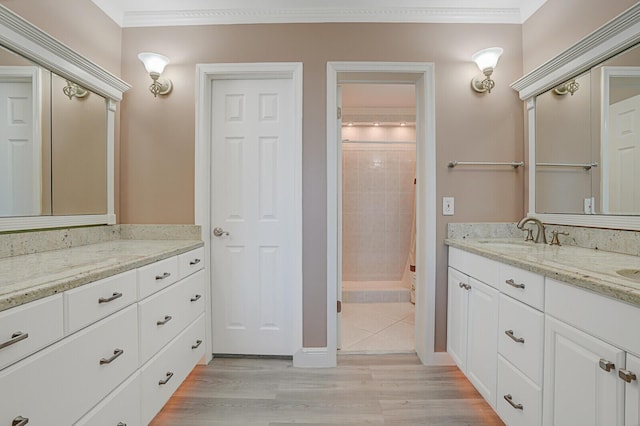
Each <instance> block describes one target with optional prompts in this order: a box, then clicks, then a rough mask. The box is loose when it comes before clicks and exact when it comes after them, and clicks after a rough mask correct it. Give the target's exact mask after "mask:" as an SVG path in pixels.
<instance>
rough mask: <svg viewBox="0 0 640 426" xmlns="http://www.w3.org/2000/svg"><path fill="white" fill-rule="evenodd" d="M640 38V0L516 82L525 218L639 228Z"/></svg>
mask: <svg viewBox="0 0 640 426" xmlns="http://www.w3.org/2000/svg"><path fill="white" fill-rule="evenodd" d="M639 42H640V4H636V5H634V6H632V7H631V8H629V9H628V10H627V11H625V12H624V13H623V14H621V15H620V16H618V17H617V18H615V19H614V20H612V21H610V22H609V23H607V24H606V25H604V26H603V27H601V28H599V29H598V30H596V31H594V32H593V33H592V34H590V35H589V36H587V37H585V38H584V39H583V40H581V41H580V42H578V43H577V44H576V45H574V46H572V47H571V48H569V49H567V50H566V51H565V52H563V53H562V54H560V55H558V56H557V57H555V58H553V59H552V60H550V61H548V62H547V63H545V64H542V65H541V66H540V67H538V68H537V69H535V70H533V71H532V72H531V73H529V74H527V75H525V76H524V77H522V78H521V79H519V80H518V81H516V82H514V83H513V84H512V85H511V87H513V88H514V89H516V90H517V91H518V92H519V94H520V98H521V99H523V100H524V101H525V102H526V107H527V116H528V121H529V129H528V139H529V164H528V166H529V175H528V176H529V191H530V192H529V212H528V215H530V216H535V217H538V218H539V219H541V220H542V221H543V222H546V223H555V224H563V225H575V226H591V227H606V228H614V229H635V230H640V208H638V207H636V202H635V198H636V194H638V195H639V196H638V198H639V199H640V188H638V189H637V190H636V182H640V161H638V162H636V160H635V155H636V154H635V152H640V146H638V144H639V143H640V142H637V141H640V135H639V134H638V131H640V113H638V116H637V117H636V113H635V109H634V108H635V106H630V103H632V102H635V99H634V98H635V96H636V95H638V94H640V93H637V92H636V91H637V90H640V89H638V88H637V87H635V86H637V83H638V82H639V81H640V77H639V76H638V75H636V68H637V67H640V48H637V47H635V46H636V45H637V44H638V43H639ZM638 99H639V100H640V97H639V98H638ZM625 101H627V102H626V103H625ZM639 111H640V109H639ZM636 129H638V130H636ZM636 148H637V149H636ZM638 155H639V156H640V154H638ZM639 160H640V158H639ZM636 170H638V171H639V172H636ZM638 186H640V185H638ZM638 203H639V204H640V201H638Z"/></svg>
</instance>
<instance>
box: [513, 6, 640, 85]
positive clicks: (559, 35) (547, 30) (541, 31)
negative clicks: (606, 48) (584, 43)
mask: <svg viewBox="0 0 640 426" xmlns="http://www.w3.org/2000/svg"><path fill="white" fill-rule="evenodd" d="M635 3H636V1H635V0H609V1H602V0H547V2H546V3H545V4H544V5H543V6H542V7H541V8H540V9H538V11H537V12H536V13H534V14H533V15H532V16H531V17H530V18H529V19H528V20H527V22H525V23H524V25H523V26H522V46H523V49H522V51H523V59H524V61H523V64H524V72H525V73H527V72H529V71H532V70H533V69H535V68H537V67H538V66H540V65H542V64H543V63H544V62H546V61H548V60H549V59H551V58H553V57H554V56H556V55H557V54H559V53H562V52H563V51H564V50H566V49H567V48H569V47H571V46H572V45H573V44H575V43H577V42H578V41H580V39H582V38H584V37H585V36H587V35H589V34H590V33H591V32H593V31H594V30H596V29H597V28H599V27H601V26H602V25H604V24H605V23H607V22H608V21H610V20H611V19H613V18H615V17H616V16H617V15H619V14H620V13H622V12H624V11H625V10H626V9H628V8H629V7H631V6H633V5H634V4H635Z"/></svg>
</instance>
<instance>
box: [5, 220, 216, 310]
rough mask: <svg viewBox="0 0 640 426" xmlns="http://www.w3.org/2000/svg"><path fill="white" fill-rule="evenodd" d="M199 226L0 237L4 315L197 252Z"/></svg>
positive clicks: (97, 228) (126, 227)
mask: <svg viewBox="0 0 640 426" xmlns="http://www.w3.org/2000/svg"><path fill="white" fill-rule="evenodd" d="M203 245H204V243H203V242H202V241H200V227H199V226H195V225H112V226H92V227H84V228H68V229H55V230H45V231H34V232H20V233H8V234H2V235H0V311H3V310H5V309H8V308H11V307H14V306H19V305H22V304H24V303H27V302H31V301H33V300H37V299H41V298H43V297H47V296H50V295H53V294H56V293H61V292H63V291H65V290H69V289H72V288H75V287H79V286H81V285H83V284H87V283H90V282H93V281H96V280H99V279H102V278H106V277H109V276H111V275H115V274H118V273H120V272H124V271H128V270H131V269H135V268H138V267H140V266H144V265H148V264H150V263H153V262H156V261H158V260H162V259H166V258H168V257H172V256H175V255H178V254H181V253H185V252H187V251H189V250H193V249H195V248H198V247H202V246H203Z"/></svg>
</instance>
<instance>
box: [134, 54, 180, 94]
mask: <svg viewBox="0 0 640 426" xmlns="http://www.w3.org/2000/svg"><path fill="white" fill-rule="evenodd" d="M138 59H140V60H141V61H142V63H143V64H144V67H145V69H146V70H147V72H148V73H149V76H150V77H151V79H152V80H153V83H151V86H149V91H150V92H151V93H153V96H154V97H157V96H158V95H167V94H169V92H171V89H172V88H173V83H171V80H169V79H168V78H164V77H160V75H161V74H162V71H164V67H166V66H167V64H168V63H169V58H167V57H166V56H164V55H160V54H158V53H151V52H142V53H139V54H138Z"/></svg>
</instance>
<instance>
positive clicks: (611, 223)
mask: <svg viewBox="0 0 640 426" xmlns="http://www.w3.org/2000/svg"><path fill="white" fill-rule="evenodd" d="M638 42H640V3H637V4H635V5H634V6H632V7H630V8H629V9H627V10H626V11H625V12H623V13H621V14H620V15H618V16H617V17H616V18H614V19H612V20H611V21H610V22H608V23H607V24H605V25H603V26H602V27H600V28H599V29H598V30H596V31H594V32H593V33H591V34H590V35H589V36H587V37H585V38H584V39H583V40H581V41H580V42H578V43H576V44H575V45H574V46H572V47H570V48H569V49H567V50H566V51H564V52H563V53H561V54H560V55H558V56H557V57H555V58H553V59H551V60H550V61H548V62H547V63H545V64H543V65H541V66H540V67H538V68H536V69H535V70H533V71H532V72H530V73H529V74H527V75H525V76H524V77H522V78H520V79H519V80H517V81H516V82H514V83H512V84H511V87H512V88H514V89H516V90H518V91H519V92H520V98H521V99H523V100H526V101H527V111H528V118H529V123H528V125H529V129H528V134H529V164H530V165H531V166H530V167H529V212H528V214H527V215H528V216H533V217H537V218H538V219H540V220H541V221H543V222H545V223H551V224H557V225H569V226H585V227H591V228H611V229H629V230H640V216H622V215H620V216H616V215H602V214H598V215H592V214H541V213H536V197H535V191H536V175H535V164H536V163H535V141H536V137H535V136H536V135H535V126H536V120H535V116H536V114H535V100H534V99H533V97H534V96H537V95H539V94H541V93H543V92H544V91H546V90H548V89H551V88H552V87H555V86H557V85H558V84H560V83H562V82H563V81H566V80H567V79H569V78H571V77H573V76H576V75H579V74H581V73H583V72H584V71H586V70H587V69H589V68H591V67H593V66H595V65H598V64H600V63H601V62H602V61H604V60H606V59H608V58H610V57H612V56H614V55H616V54H618V53H620V52H621V51H623V50H625V49H627V48H629V47H631V46H633V45H635V44H637V43H638Z"/></svg>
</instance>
